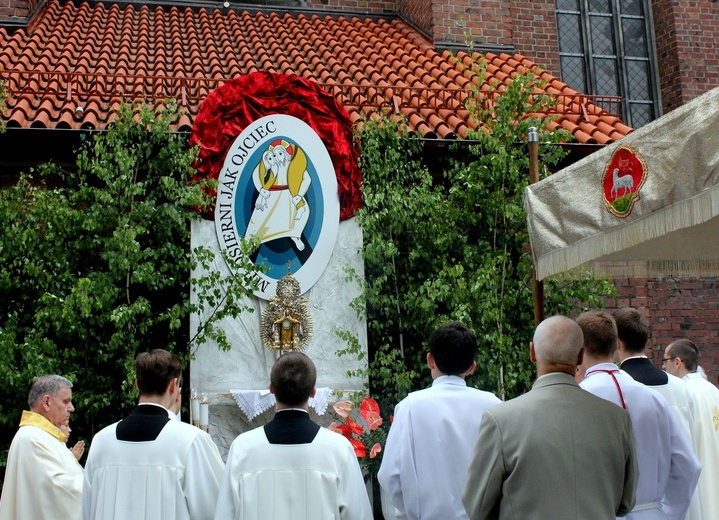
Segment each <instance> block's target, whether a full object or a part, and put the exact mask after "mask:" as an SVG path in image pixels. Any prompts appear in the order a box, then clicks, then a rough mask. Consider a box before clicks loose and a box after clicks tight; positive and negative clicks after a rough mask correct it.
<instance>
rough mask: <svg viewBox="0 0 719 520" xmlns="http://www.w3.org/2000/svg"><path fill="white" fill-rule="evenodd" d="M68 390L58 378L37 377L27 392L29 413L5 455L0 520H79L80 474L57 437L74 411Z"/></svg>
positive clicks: (63, 438)
mask: <svg viewBox="0 0 719 520" xmlns="http://www.w3.org/2000/svg"><path fill="white" fill-rule="evenodd" d="M71 389H72V383H71V382H70V381H68V380H67V379H65V378H64V377H62V376H58V375H45V376H41V377H38V378H37V379H35V381H34V382H33V384H32V386H31V387H30V393H29V395H28V405H29V407H30V411H23V413H22V418H21V419H20V429H19V430H18V432H17V433H16V434H15V437H14V438H13V440H12V444H11V445H10V451H9V452H8V458H7V469H6V470H5V480H4V482H3V488H2V498H0V520H18V519H30V518H31V519H32V520H43V519H45V518H47V519H50V518H63V519H67V520H75V519H78V520H79V518H80V515H81V510H82V480H83V470H82V466H80V464H79V463H78V462H77V460H76V459H75V457H74V456H73V454H72V452H70V450H68V449H67V446H65V442H66V441H67V436H66V435H65V434H64V433H63V432H62V431H61V428H64V427H67V426H69V422H70V414H71V413H72V412H74V411H75V407H74V406H73V405H72V390H71Z"/></svg>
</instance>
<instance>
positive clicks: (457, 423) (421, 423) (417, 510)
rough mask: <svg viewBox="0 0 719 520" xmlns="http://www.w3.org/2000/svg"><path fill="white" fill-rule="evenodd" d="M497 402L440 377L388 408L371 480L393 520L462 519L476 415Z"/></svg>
mask: <svg viewBox="0 0 719 520" xmlns="http://www.w3.org/2000/svg"><path fill="white" fill-rule="evenodd" d="M500 402H501V401H500V400H499V399H498V398H497V397H496V396H495V395H493V394H491V393H489V392H484V391H482V390H477V389H475V388H469V387H467V384H466V383H465V381H464V379H462V378H461V377H457V376H441V377H438V378H437V379H435V380H434V381H433V383H432V386H431V387H430V388H426V389H424V390H420V391H418V392H412V393H411V394H409V395H408V396H407V397H406V398H405V399H403V400H402V401H401V402H400V403H399V404H397V406H396V407H395V410H394V421H393V422H392V427H391V428H390V431H389V435H388V436H387V442H386V443H385V447H384V452H383V456H382V465H381V467H380V470H379V472H378V473H377V478H378V480H379V483H380V485H381V486H382V488H383V489H384V490H385V491H386V493H387V495H388V496H390V497H392V503H393V505H394V507H395V510H396V512H395V515H396V518H398V519H404V518H407V519H412V520H413V519H417V518H422V519H427V520H431V519H436V520H450V519H452V520H454V519H466V518H467V513H466V511H465V508H464V505H463V504H462V490H463V489H464V485H465V483H466V481H467V468H468V467H469V463H470V462H471V460H472V455H473V453H474V448H475V445H476V443H477V437H478V436H479V423H480V421H481V419H482V414H483V413H484V412H485V411H486V410H488V409H490V408H492V407H493V406H495V405H497V404H499V403H500Z"/></svg>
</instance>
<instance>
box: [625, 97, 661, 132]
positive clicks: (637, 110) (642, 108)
mask: <svg viewBox="0 0 719 520" xmlns="http://www.w3.org/2000/svg"><path fill="white" fill-rule="evenodd" d="M629 112H630V114H631V116H630V117H631V121H630V122H629V124H630V125H631V126H632V127H634V128H639V127H642V126H644V125H646V124H647V123H650V122H652V121H653V120H654V118H655V116H654V107H653V106H652V104H651V103H650V102H645V103H629Z"/></svg>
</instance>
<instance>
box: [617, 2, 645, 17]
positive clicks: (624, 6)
mask: <svg viewBox="0 0 719 520" xmlns="http://www.w3.org/2000/svg"><path fill="white" fill-rule="evenodd" d="M620 9H621V10H622V14H631V15H636V16H644V9H643V6H642V2H641V0H622V2H621V4H620Z"/></svg>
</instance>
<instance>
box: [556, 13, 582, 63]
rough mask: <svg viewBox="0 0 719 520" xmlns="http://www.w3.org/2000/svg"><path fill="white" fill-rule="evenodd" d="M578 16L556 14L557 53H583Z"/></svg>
mask: <svg viewBox="0 0 719 520" xmlns="http://www.w3.org/2000/svg"><path fill="white" fill-rule="evenodd" d="M580 22H581V20H580V18H579V15H578V14H577V15H572V14H558V15H557V24H558V26H559V52H561V53H565V52H568V53H579V54H583V53H584V48H583V45H582V30H581V27H580Z"/></svg>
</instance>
